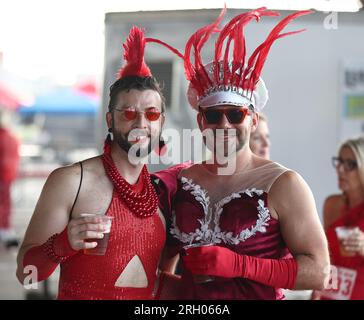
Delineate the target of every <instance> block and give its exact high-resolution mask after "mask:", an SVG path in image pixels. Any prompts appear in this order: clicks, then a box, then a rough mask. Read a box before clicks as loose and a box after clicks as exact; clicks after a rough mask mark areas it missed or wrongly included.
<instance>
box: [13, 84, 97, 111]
mask: <svg viewBox="0 0 364 320" xmlns="http://www.w3.org/2000/svg"><path fill="white" fill-rule="evenodd" d="M97 108H98V101H97V100H95V99H92V98H90V97H89V96H87V95H85V94H82V93H80V92H77V91H76V90H74V89H72V88H61V89H56V90H53V91H50V92H48V93H45V94H43V95H39V96H38V97H36V99H35V102H34V103H33V104H32V105H30V106H22V107H20V108H19V109H18V112H19V113H20V114H22V115H27V114H28V115H30V114H36V113H46V114H50V113H52V114H84V115H85V114H88V115H94V114H96V112H97Z"/></svg>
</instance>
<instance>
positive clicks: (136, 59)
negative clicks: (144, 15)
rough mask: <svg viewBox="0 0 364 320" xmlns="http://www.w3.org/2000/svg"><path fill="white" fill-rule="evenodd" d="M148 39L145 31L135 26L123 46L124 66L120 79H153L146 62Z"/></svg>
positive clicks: (120, 72)
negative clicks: (137, 77) (135, 77)
mask: <svg viewBox="0 0 364 320" xmlns="http://www.w3.org/2000/svg"><path fill="white" fill-rule="evenodd" d="M145 44H146V39H145V37H144V30H143V29H140V28H138V27H136V26H133V27H132V28H131V30H130V33H129V36H128V38H127V39H126V41H125V43H124V44H123V47H124V59H125V61H126V65H124V66H123V67H122V68H121V69H120V71H119V79H120V78H123V77H127V76H139V77H151V76H152V73H151V71H150V69H149V67H148V66H147V65H146V63H145V61H144V49H145Z"/></svg>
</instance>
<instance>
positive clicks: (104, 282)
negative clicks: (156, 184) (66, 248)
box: [58, 179, 166, 300]
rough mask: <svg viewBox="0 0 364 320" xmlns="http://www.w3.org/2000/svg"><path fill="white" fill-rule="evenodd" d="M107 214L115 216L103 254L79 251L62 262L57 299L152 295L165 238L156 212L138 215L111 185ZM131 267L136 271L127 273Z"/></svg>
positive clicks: (126, 298)
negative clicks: (110, 198)
mask: <svg viewBox="0 0 364 320" xmlns="http://www.w3.org/2000/svg"><path fill="white" fill-rule="evenodd" d="M139 180H140V181H138V183H137V184H136V186H135V189H136V190H139V191H140V190H141V189H142V187H143V186H142V185H141V181H142V179H139ZM106 215H108V216H112V217H114V218H113V222H112V226H111V232H110V238H109V243H108V247H107V251H106V254H105V255H104V256H96V255H85V254H84V253H83V252H82V251H80V252H78V253H77V254H76V255H74V256H72V257H70V258H69V259H68V260H67V261H65V262H63V263H61V273H60V281H59V294H58V299H78V300H81V299H87V300H101V299H102V300H104V299H107V300H140V299H143V300H144V299H153V295H152V294H153V290H154V283H155V279H156V273H157V267H158V263H159V260H160V256H161V252H162V249H163V247H164V244H165V238H166V236H165V227H164V224H163V222H162V220H161V218H160V216H159V214H158V213H156V214H154V215H153V216H151V217H148V218H139V217H137V216H136V215H134V214H133V213H132V212H130V211H129V209H128V208H127V207H126V205H125V204H124V203H123V201H122V200H121V199H120V197H119V196H118V194H117V192H116V191H115V189H114V191H113V195H112V200H111V203H110V206H109V208H108V210H107V212H106ZM130 269H133V270H137V272H136V273H137V274H135V272H134V273H133V274H134V276H133V277H130V272H129V271H130ZM145 278H146V279H145ZM141 279H142V280H141ZM143 279H144V280H143ZM140 283H144V284H143V285H140Z"/></svg>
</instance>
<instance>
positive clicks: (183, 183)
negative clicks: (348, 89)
mask: <svg viewBox="0 0 364 320" xmlns="http://www.w3.org/2000/svg"><path fill="white" fill-rule="evenodd" d="M224 12H225V10H223V12H222V13H221V14H220V16H219V18H218V19H217V20H216V21H215V22H214V23H212V24H211V25H209V26H205V27H203V28H201V29H199V30H198V31H197V32H196V33H195V34H193V35H192V36H191V37H190V39H189V40H188V41H187V44H186V48H185V54H181V53H179V52H177V55H178V56H179V57H181V58H182V59H183V60H184V66H185V73H186V75H187V79H188V81H189V82H190V86H189V90H188V92H187V96H188V100H189V102H190V104H191V106H192V107H193V108H194V109H195V110H196V111H197V122H198V125H199V128H200V130H201V131H202V132H205V133H206V135H205V139H204V142H205V144H206V145H207V147H209V149H210V150H211V152H212V156H213V158H212V159H209V160H208V161H203V162H202V163H199V164H194V165H192V166H190V167H188V168H185V169H182V170H181V171H180V172H179V174H178V179H177V181H176V180H173V172H172V173H170V172H169V171H167V173H166V172H159V173H157V174H156V175H157V176H158V177H159V178H160V180H161V182H159V186H160V189H161V190H160V191H159V192H160V194H162V193H163V192H164V194H165V207H164V211H165V212H166V213H167V218H168V220H169V222H170V228H169V240H168V243H167V248H169V249H170V251H169V253H167V254H166V259H170V260H171V261H172V260H173V259H175V257H176V256H178V255H181V256H182V261H183V270H182V277H181V280H180V281H175V282H172V281H169V280H170V275H169V274H168V270H164V271H166V272H163V273H162V276H161V278H160V286H159V291H158V296H160V298H161V299H168V298H170V297H172V294H173V288H171V286H170V285H172V283H173V284H176V285H179V286H180V287H179V291H176V290H174V293H180V294H182V295H181V296H180V298H183V299H237V300H246V299H265V300H278V299H283V297H284V296H283V294H282V292H281V289H280V288H287V289H297V290H300V289H322V288H323V287H324V284H325V281H326V280H327V278H328V270H327V269H328V266H329V255H328V248H327V242H326V238H325V234H324V231H323V228H322V226H321V223H320V220H319V217H318V214H317V211H316V205H315V201H314V198H313V195H312V192H311V190H310V188H309V187H308V185H307V183H306V182H305V181H304V180H303V178H302V177H301V176H300V175H299V174H298V173H296V172H294V171H292V170H289V169H287V168H285V167H283V166H281V165H279V164H278V163H275V162H272V161H269V160H266V159H263V158H261V157H258V156H256V155H254V154H253V153H252V151H251V150H250V148H249V140H250V135H251V133H252V132H253V131H254V130H256V127H257V125H258V121H259V113H260V112H261V111H262V109H263V107H264V106H265V104H266V102H267V100H268V95H267V90H266V88H265V85H264V82H263V80H262V79H261V78H260V73H261V70H262V67H263V65H264V62H265V60H266V57H267V54H268V52H269V49H270V47H271V45H272V44H273V43H274V42H275V40H277V39H280V38H282V37H283V36H285V35H289V34H293V33H296V32H288V33H281V31H282V30H283V28H284V27H285V26H286V25H287V24H288V23H289V22H290V21H292V20H293V19H295V18H297V17H299V16H302V15H304V14H308V13H309V12H308V11H303V12H302V11H301V12H296V13H293V14H291V15H288V16H287V17H286V18H284V19H283V20H282V21H281V22H279V23H278V24H277V26H275V27H274V29H273V30H272V31H271V33H270V34H269V35H268V37H267V39H266V41H264V43H263V44H262V45H260V46H259V47H258V48H257V49H256V50H255V51H254V52H253V54H252V56H251V57H250V58H249V60H248V59H247V60H246V61H247V64H245V62H244V61H245V40H244V36H243V34H244V33H243V31H244V30H243V28H244V26H245V25H246V24H247V23H248V22H249V21H252V20H259V19H260V18H261V17H263V16H276V15H278V13H276V12H271V11H268V10H266V8H259V9H257V10H252V11H250V12H247V13H243V14H241V15H238V16H236V17H234V18H232V19H231V20H230V21H229V22H228V23H227V24H226V25H225V26H224V27H223V28H219V24H220V22H221V20H222V17H223V14H224ZM219 29H221V30H220V31H219V34H218V38H217V41H216V43H215V56H214V60H213V62H211V63H209V64H207V65H203V64H202V60H201V55H200V52H201V49H202V47H203V45H204V43H205V42H206V41H207V40H208V39H209V36H210V35H211V33H212V32H217V30H219ZM225 41H226V46H225V52H224V51H223V50H222V48H223V47H224V42H225ZM231 47H233V48H234V49H233V53H232V54H231V52H229V48H231ZM191 51H192V52H194V57H195V61H194V63H192V61H191V60H192V59H191V58H190V54H191ZM173 52H174V53H176V49H174V51H173ZM229 53H230V54H229ZM229 56H232V57H233V60H232V61H228V60H227V59H229ZM282 85H283V84H282ZM215 141H216V144H215V143H214V142H215ZM230 145H232V146H235V148H232V150H231V149H230ZM219 157H220V159H221V160H226V162H223V161H219ZM211 160H212V161H211ZM234 164H235V166H234ZM168 173H170V174H169V175H168ZM160 199H162V197H160ZM167 224H168V223H167ZM289 253H292V256H291V255H290V254H289ZM162 266H163V264H162ZM162 268H163V267H162ZM174 297H175V296H174Z"/></svg>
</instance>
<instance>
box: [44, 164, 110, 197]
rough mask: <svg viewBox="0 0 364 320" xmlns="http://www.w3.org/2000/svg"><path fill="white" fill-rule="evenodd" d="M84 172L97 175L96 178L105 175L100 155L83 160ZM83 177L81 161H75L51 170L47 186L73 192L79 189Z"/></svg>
mask: <svg viewBox="0 0 364 320" xmlns="http://www.w3.org/2000/svg"><path fill="white" fill-rule="evenodd" d="M82 168H83V173H85V172H87V173H88V175H90V176H93V177H95V179H97V178H99V177H100V176H102V175H104V176H105V174H104V171H103V167H102V163H101V160H100V159H98V157H95V158H90V159H86V160H84V161H82ZM80 178H81V166H80V163H79V162H77V163H74V164H71V165H68V166H64V167H59V168H57V169H55V170H54V171H52V172H51V174H50V175H49V176H48V179H47V182H46V185H45V187H46V188H51V189H54V190H60V189H62V190H68V191H70V192H73V191H74V190H73V189H77V187H78V185H79V181H80Z"/></svg>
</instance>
